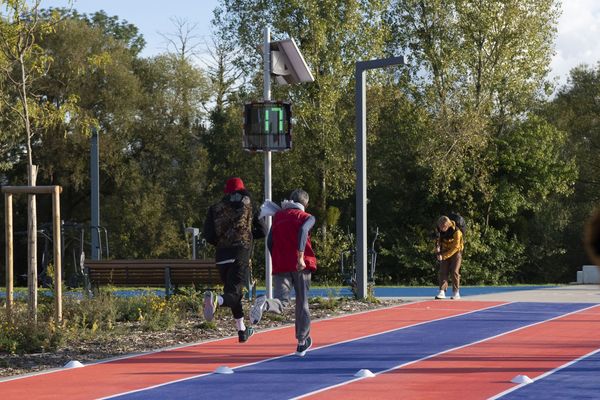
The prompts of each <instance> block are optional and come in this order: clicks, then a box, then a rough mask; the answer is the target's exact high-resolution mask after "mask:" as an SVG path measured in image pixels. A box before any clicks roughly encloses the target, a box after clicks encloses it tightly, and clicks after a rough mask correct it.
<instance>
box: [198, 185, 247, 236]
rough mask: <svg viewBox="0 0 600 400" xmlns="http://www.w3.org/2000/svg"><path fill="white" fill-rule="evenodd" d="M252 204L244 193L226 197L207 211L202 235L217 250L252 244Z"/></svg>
mask: <svg viewBox="0 0 600 400" xmlns="http://www.w3.org/2000/svg"><path fill="white" fill-rule="evenodd" d="M252 222H253V221H252V202H251V201H250V196H249V195H248V193H247V192H246V191H238V192H234V193H231V194H228V195H226V196H225V197H223V198H222V199H221V201H219V202H218V203H216V204H213V205H212V206H210V208H209V209H208V214H207V215H206V220H205V222H204V229H203V235H204V238H205V239H206V241H207V242H208V243H210V244H212V245H214V246H216V247H217V248H226V247H245V248H250V246H251V244H252Z"/></svg>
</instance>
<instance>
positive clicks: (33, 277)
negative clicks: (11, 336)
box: [27, 165, 38, 322]
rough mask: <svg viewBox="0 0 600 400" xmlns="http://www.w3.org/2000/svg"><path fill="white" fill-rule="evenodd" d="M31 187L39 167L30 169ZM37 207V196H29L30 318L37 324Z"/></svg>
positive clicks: (33, 166)
mask: <svg viewBox="0 0 600 400" xmlns="http://www.w3.org/2000/svg"><path fill="white" fill-rule="evenodd" d="M28 170H29V171H28V173H29V186H35V184H36V180H37V165H30V166H29V168H28ZM36 210H37V206H36V198H35V195H29V196H27V215H28V221H27V260H28V262H27V271H28V273H27V287H28V288H29V317H30V318H31V319H32V320H33V321H34V322H37V303H38V298H37V282H38V278H37V211H36Z"/></svg>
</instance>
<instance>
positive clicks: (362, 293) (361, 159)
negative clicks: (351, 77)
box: [355, 63, 367, 299]
mask: <svg viewBox="0 0 600 400" xmlns="http://www.w3.org/2000/svg"><path fill="white" fill-rule="evenodd" d="M355 81H356V82H355V85H356V89H355V90H356V94H355V96H356V97H355V104H356V287H357V289H358V297H359V298H361V299H364V298H366V297H367V268H366V266H367V252H366V249H367V224H366V222H367V186H366V182H367V163H366V161H367V138H366V132H367V119H366V118H365V108H366V103H367V97H366V94H365V70H364V69H363V68H362V67H361V66H360V64H359V63H357V65H356V76H355Z"/></svg>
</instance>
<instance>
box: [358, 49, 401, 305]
mask: <svg viewBox="0 0 600 400" xmlns="http://www.w3.org/2000/svg"><path fill="white" fill-rule="evenodd" d="M391 65H404V57H402V56H400V57H391V58H383V59H378V60H370V61H359V62H357V63H356V72H355V91H356V95H355V96H356V97H355V107H356V285H357V289H358V297H359V298H362V299H366V298H367V118H366V108H367V96H366V88H365V86H366V85H365V82H366V71H367V70H369V69H375V68H384V67H389V66H391Z"/></svg>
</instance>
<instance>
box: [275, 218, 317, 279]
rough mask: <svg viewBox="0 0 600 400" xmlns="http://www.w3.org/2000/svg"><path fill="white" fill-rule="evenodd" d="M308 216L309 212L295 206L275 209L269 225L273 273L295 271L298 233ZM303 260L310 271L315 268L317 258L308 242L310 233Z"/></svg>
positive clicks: (308, 241)
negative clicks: (270, 225)
mask: <svg viewBox="0 0 600 400" xmlns="http://www.w3.org/2000/svg"><path fill="white" fill-rule="evenodd" d="M308 217H310V214H308V213H305V212H304V211H301V210H298V209H295V208H287V209H283V210H281V211H277V213H276V214H275V216H274V217H273V225H272V227H271V238H272V240H273V248H272V249H271V250H272V251H271V257H272V259H273V274H280V273H282V272H294V271H297V268H296V263H297V260H298V234H299V232H300V228H302V225H303V224H304V222H305V221H306V220H307V218H308ZM304 262H305V263H306V268H307V269H308V270H310V271H311V272H314V271H316V270H317V258H316V257H315V253H314V252H313V249H312V245H311V243H310V234H309V235H308V240H307V241H306V247H305V249H304Z"/></svg>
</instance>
